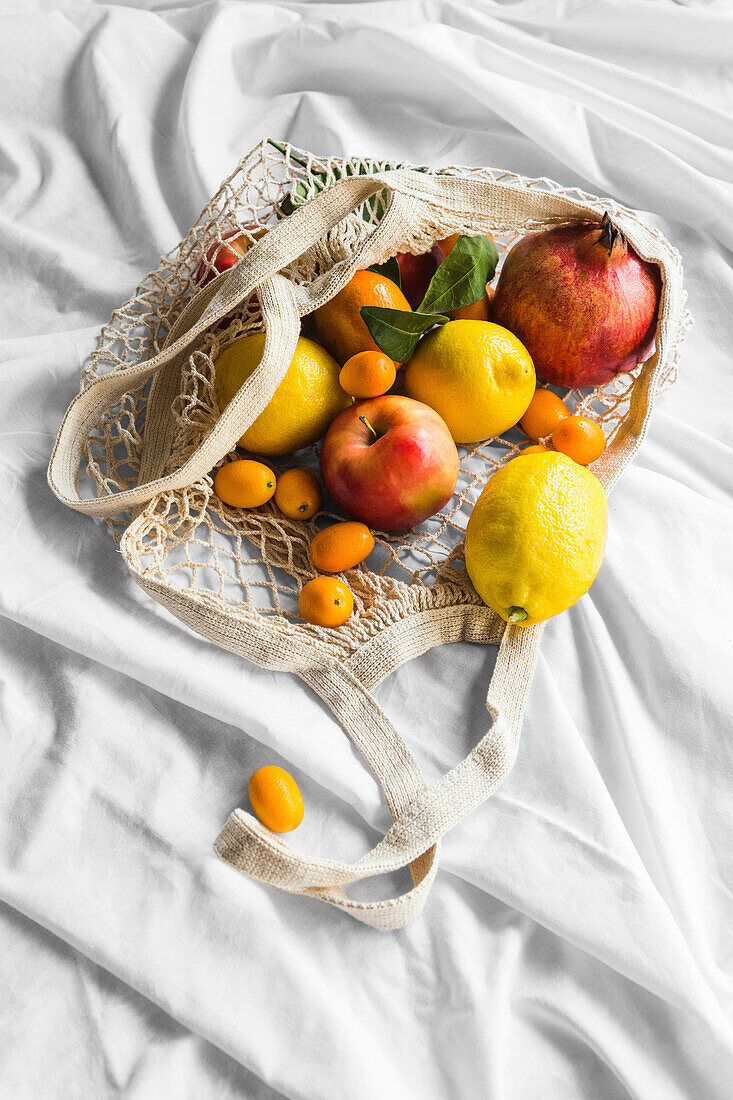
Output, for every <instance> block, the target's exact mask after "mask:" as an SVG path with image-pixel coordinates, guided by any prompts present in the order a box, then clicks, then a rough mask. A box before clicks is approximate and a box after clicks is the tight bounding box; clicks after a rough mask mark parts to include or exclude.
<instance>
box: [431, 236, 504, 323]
mask: <svg viewBox="0 0 733 1100" xmlns="http://www.w3.org/2000/svg"><path fill="white" fill-rule="evenodd" d="M498 262H499V253H498V252H497V251H496V245H495V244H494V242H493V241H490V240H489V238H488V237H465V236H464V237H459V238H458V240H457V241H456V243H455V245H454V247H453V248H452V250H451V251H450V252H449V254H448V255H447V256H446V258H445V259H444V260H443V262H442V264H441V265H440V267H439V268H438V270H437V271H436V272H435V274H434V275H433V277H432V279H431V280H430V285H429V287H428V289H427V291H426V294H425V297H424V298H423V300H422V302H421V303H420V307H419V308H420V311H421V312H425V313H427V312H430V311H431V310H432V311H433V312H439V313H440V312H443V313H444V312H447V311H448V310H449V309H460V307H461V306H469V305H471V303H472V302H478V300H479V298H481V297H482V296H483V294H484V292H485V290H486V284H487V283H488V282H489V281H490V280H491V279H492V278H493V276H494V272H495V271H496V265H497V263H498Z"/></svg>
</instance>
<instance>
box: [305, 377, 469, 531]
mask: <svg viewBox="0 0 733 1100" xmlns="http://www.w3.org/2000/svg"><path fill="white" fill-rule="evenodd" d="M321 476H322V477H323V483H324V485H325V486H326V488H327V490H328V492H329V493H330V494H331V497H332V498H333V500H334V501H335V503H336V505H337V506H338V507H339V508H340V509H341V510H342V511H343V512H344V513H345V514H346V515H347V516H351V517H352V518H353V519H359V520H361V521H362V523H366V524H367V525H368V526H369V527H373V528H375V529H376V530H378V531H404V530H406V529H407V528H409V527H415V526H416V525H417V524H418V523H422V521H423V520H425V519H427V518H428V516H432V515H434V514H435V513H436V512H439V511H440V509H441V508H442V507H443V506H444V505H445V504H447V502H448V501H449V500H450V498H451V496H452V495H453V490H454V489H455V487H456V479H457V477H458V451H457V450H456V445H455V443H454V442H453V438H452V436H451V434H450V432H449V431H448V428H447V426H446V423H445V421H444V420H443V419H442V418H441V417H440V416H438V414H437V413H436V412H435V411H434V410H433V409H430V408H428V406H427V405H423V403H422V402H421V401H413V400H412V399H411V398H409V397H398V396H397V395H395V394H385V395H384V396H382V397H372V398H371V399H369V400H367V401H358V402H357V403H356V404H355V405H351V406H350V407H349V408H348V409H345V410H344V411H343V412H342V413H339V415H338V416H337V417H336V419H335V420H334V421H333V423H332V424H331V427H330V428H329V429H328V431H327V432H326V437H325V439H324V440H323V446H322V448H321Z"/></svg>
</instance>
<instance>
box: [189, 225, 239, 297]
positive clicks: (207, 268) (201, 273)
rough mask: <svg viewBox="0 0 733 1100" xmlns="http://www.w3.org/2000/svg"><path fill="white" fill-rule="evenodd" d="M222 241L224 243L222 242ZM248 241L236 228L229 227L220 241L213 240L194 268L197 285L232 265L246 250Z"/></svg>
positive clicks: (209, 280) (202, 283)
mask: <svg viewBox="0 0 733 1100" xmlns="http://www.w3.org/2000/svg"><path fill="white" fill-rule="evenodd" d="M224 241H226V244H224V243H223V242H224ZM248 243H249V242H248V241H247V238H246V237H245V236H244V234H243V233H240V232H239V230H238V229H230V230H229V231H228V232H227V233H223V234H222V238H221V243H220V242H219V241H214V243H213V244H212V245H211V246H210V247H209V248H208V249H207V251H206V257H205V259H203V260H202V261H201V263H200V264H199V266H198V267H197V268H196V274H195V275H194V279H195V281H196V282H197V283H198V284H199V286H206V284H207V283H210V282H211V280H212V279H214V278H215V277H216V276H217V275H220V274H221V273H222V271H227V270H228V269H229V268H230V267H234V265H235V264H236V263H237V262H238V261H239V260H241V258H242V256H244V254H245V252H246V251H247V246H248Z"/></svg>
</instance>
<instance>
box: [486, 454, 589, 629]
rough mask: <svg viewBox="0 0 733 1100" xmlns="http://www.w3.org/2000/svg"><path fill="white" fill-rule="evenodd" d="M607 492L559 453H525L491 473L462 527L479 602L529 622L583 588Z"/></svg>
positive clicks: (556, 610)
mask: <svg viewBox="0 0 733 1100" xmlns="http://www.w3.org/2000/svg"><path fill="white" fill-rule="evenodd" d="M605 541H606V494H605V492H604V490H603V486H602V485H601V483H600V481H598V479H597V478H596V477H594V475H593V474H592V473H591V472H590V470H587V469H586V468H585V466H579V465H578V463H577V462H573V460H572V458H568V456H567V455H564V454H560V453H559V452H557V451H546V452H545V453H544V454H540V453H535V454H528V455H527V456H526V457H525V458H524V461H522V462H507V464H506V465H505V466H502V467H501V469H500V470H497V472H496V473H495V474H494V476H493V477H492V478H491V480H490V481H489V483H488V485H487V486H486V488H485V489H484V491H483V493H482V494H481V496H480V497H479V499H478V500H477V502H476V506H475V507H474V509H473V512H472V513H471V518H470V519H469V521H468V527H467V528H466V547H465V549H466V569H467V570H468V575H469V577H470V578H471V580H472V582H473V586H474V588H475V589H476V591H477V592H478V594H479V596H480V597H481V599H482V600H483V601H484V603H486V604H488V605H489V607H493V609H494V611H496V612H498V614H499V615H501V617H502V619H505V620H506V621H507V622H516V623H521V624H522V625H523V626H531V625H533V624H534V623H540V622H542V621H543V620H544V619H549V618H550V617H551V616H552V615H557V614H559V613H560V612H561V611H564V610H565V608H567V607H570V606H571V604H574V603H575V601H576V600H579V599H580V597H581V596H582V595H583V593H584V592H587V591H588V589H589V588H590V586H591V584H592V583H593V581H594V579H595V576H596V574H597V572H598V570H599V569H600V567H601V561H602V559H603V548H604V545H605Z"/></svg>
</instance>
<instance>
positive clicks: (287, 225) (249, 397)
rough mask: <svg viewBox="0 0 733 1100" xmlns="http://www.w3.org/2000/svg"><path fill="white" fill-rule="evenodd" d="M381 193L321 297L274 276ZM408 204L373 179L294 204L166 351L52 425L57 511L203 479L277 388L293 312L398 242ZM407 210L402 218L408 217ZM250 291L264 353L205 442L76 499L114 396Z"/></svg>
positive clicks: (95, 388) (110, 377) (110, 506)
mask: <svg viewBox="0 0 733 1100" xmlns="http://www.w3.org/2000/svg"><path fill="white" fill-rule="evenodd" d="M385 187H386V188H387V189H388V190H389V191H390V198H389V202H388V207H387V210H386V212H385V215H384V217H383V219H382V221H381V222H380V223H379V225H378V226H377V228H376V229H375V230H374V232H373V233H372V234H371V235H370V237H369V238H368V239H367V240H366V241H365V242H364V244H362V246H361V247H360V248H358V249H357V250H356V251H355V254H354V256H352V258H351V260H350V261H348V263H345V264H343V265H339V271H338V275H337V278H336V279H335V280H333V279H330V280H329V286H328V293H327V294H324V293H323V281H324V280H323V278H321V279H319V280H316V284H315V285H314V286H311V287H307V288H304V287H297V286H295V285H294V284H292V283H291V282H290V281H289V280H288V279H286V278H285V277H284V276H282V275H279V274H278V273H279V272H280V271H281V270H282V269H283V268H286V267H287V266H288V264H290V263H292V262H293V261H294V260H296V259H297V258H298V256H300V255H302V253H303V252H304V251H306V250H307V249H308V248H309V247H311V246H312V245H313V244H315V243H316V242H317V241H318V240H320V239H321V237H322V236H323V235H324V234H325V233H327V232H328V231H329V230H330V229H333V228H334V226H336V225H338V223H339V222H340V221H342V220H343V218H345V217H346V216H347V215H348V214H349V213H351V212H352V210H354V209H355V208H356V207H357V206H359V205H360V204H361V203H362V202H364V201H365V200H366V199H368V198H369V197H370V196H371V195H373V194H375V193H376V192H378V191H381V190H383V189H385ZM415 205H416V200H414V199H412V198H410V197H405V196H404V195H402V194H400V193H399V192H397V191H394V190H391V189H390V188H389V183H388V181H387V180H386V179H385V178H384V177H383V176H382V175H379V176H376V175H375V176H363V177H351V178H349V179H345V180H339V181H337V182H336V183H335V184H334V185H333V186H332V187H331V188H329V189H328V190H326V191H323V192H321V193H320V194H319V195H317V196H316V197H315V198H314V199H313V200H312V201H311V202H310V203H308V204H306V205H305V206H303V207H299V208H298V209H297V210H296V211H295V212H294V213H293V214H292V215H291V216H290V217H289V218H287V219H286V220H284V221H283V222H280V223H279V224H278V225H277V226H273V228H272V229H271V230H270V231H269V233H267V234H266V235H265V236H264V237H263V238H262V239H261V240H259V241H257V242H256V243H255V244H254V245H253V247H252V248H251V249H249V250H248V251H247V253H246V254H245V256H244V257H243V259H242V260H241V261H240V263H238V264H237V265H235V267H233V268H231V269H230V270H229V271H227V272H224V273H222V274H221V275H219V276H218V277H217V278H216V279H214V280H212V282H211V283H209V284H208V286H206V287H203V288H202V289H201V290H200V291H199V292H198V293H197V294H196V295H195V297H194V298H193V299H192V300H191V301H190V302H189V303H188V305H187V306H186V308H185V309H184V310H183V312H182V313H181V315H180V316H179V318H178V319H177V321H176V323H175V325H174V327H173V330H172V332H171V334H170V335H169V339H168V342H167V344H166V346H165V347H164V348H163V349H162V350H161V351H160V352H158V354H157V355H155V356H153V357H152V358H151V359H148V360H146V361H144V362H142V363H139V364H137V365H136V366H134V367H130V368H129V369H128V370H120V371H115V372H113V373H112V374H107V375H103V376H101V377H99V378H96V379H95V380H94V381H93V382H92V383H91V384H90V385H88V386H87V387H86V388H85V389H84V390H82V392H81V393H79V394H78V395H77V396H76V397H75V398H74V400H73V401H72V403H71V405H70V406H69V408H68V410H67V412H66V416H65V417H64V420H63V423H62V425H61V428H60V431H59V434H58V438H57V440H56V445H55V446H54V449H53V453H52V455H51V460H50V463H49V468H48V483H49V486H50V488H51V490H52V491H53V492H54V493H55V495H56V496H57V497H58V498H59V500H60V501H61V502H62V503H63V504H67V505H68V506H69V507H71V508H75V509H76V510H77V511H79V512H84V513H85V514H87V515H92V516H103V517H109V516H114V515H118V514H119V513H120V512H123V511H125V510H126V509H128V508H131V507H134V506H135V505H139V504H143V503H145V502H146V501H148V500H150V499H151V498H152V497H153V496H156V495H157V494H159V493H161V492H167V491H170V490H174V489H181V488H184V487H185V486H186V485H190V484H192V483H193V482H195V481H197V480H198V479H199V478H201V477H202V476H204V475H205V474H206V473H208V471H209V470H210V469H211V468H212V466H214V465H215V464H216V463H217V462H218V461H220V460H221V459H222V458H223V457H224V456H225V455H226V454H227V453H228V452H229V451H230V450H231V449H232V447H233V446H234V444H235V443H236V441H237V439H239V438H240V436H241V435H242V434H243V432H244V431H245V430H246V429H247V428H248V427H249V425H250V424H251V423H252V422H253V421H254V420H255V419H256V418H257V416H259V414H260V413H261V412H262V410H263V409H264V408H265V406H266V405H267V403H268V402H269V400H270V398H271V397H272V395H273V393H274V392H275V390H276V388H277V386H278V385H279V384H280V382H281V381H282V379H283V377H284V375H285V372H286V371H287V369H288V367H289V365H290V362H291V360H292V358H293V354H294V351H295V343H296V342H297V338H298V335H299V331H298V321H299V317H300V314H301V313H306V312H310V310H312V309H314V308H317V305H319V304H321V303H320V301H319V300H318V299H319V298H322V299H323V300H326V298H329V297H332V296H333V295H334V294H335V293H337V292H338V290H339V289H341V286H343V285H346V283H347V282H348V281H349V279H350V278H351V276H352V274H353V273H354V271H355V270H357V269H358V268H359V267H365V266H368V265H369V263H371V262H372V257H373V256H374V255H377V256H379V255H380V254H383V253H385V252H387V251H389V249H390V247H391V245H392V242H393V241H396V240H398V239H399V238H400V236H401V235H404V225H405V224H406V223H409V222H410V221H414V209H413V208H414V207H415ZM408 208H409V211H408ZM254 293H258V294H259V296H260V304H261V305H262V308H263V313H264V312H265V310H266V307H267V313H268V314H269V315H270V318H271V320H272V321H273V325H271V326H268V325H267V323H266V321H265V330H266V331H265V350H264V353H263V357H262V361H261V362H260V365H259V366H258V368H257V370H256V371H255V372H254V373H253V374H252V375H250V378H249V379H248V380H247V381H246V382H245V383H244V385H243V386H242V387H241V388H240V390H239V391H238V393H237V395H236V397H235V398H234V399H233V400H232V402H231V403H230V404H229V405H228V406H227V408H226V409H225V410H224V412H223V413H222V415H221V416H220V417H219V418H218V420H217V422H216V424H215V425H214V427H213V428H212V431H211V432H210V433H209V435H208V436H207V437H206V439H205V440H204V442H203V443H202V444H201V445H200V446H199V448H197V450H196V451H195V452H194V453H193V454H192V455H191V456H190V458H189V459H188V460H187V462H186V463H185V464H184V465H183V466H181V467H180V468H179V469H178V470H176V471H174V472H173V473H171V474H169V475H167V476H166V477H158V478H155V479H154V480H151V481H148V482H145V483H142V484H139V485H137V486H135V487H134V488H132V489H125V490H122V491H120V492H116V493H111V494H110V495H106V496H101V497H96V498H90V499H85V498H82V497H81V496H80V494H79V489H78V471H79V466H80V463H81V460H82V456H83V449H84V445H85V443H86V441H87V438H88V436H89V433H90V432H91V431H93V430H94V428H96V427H97V426H98V425H99V423H100V421H101V419H102V418H103V417H104V415H105V414H106V413H109V411H110V410H111V409H113V408H114V406H115V405H116V403H117V402H118V401H119V400H120V398H121V397H122V396H123V394H125V393H128V392H130V391H131V390H134V389H136V388H138V387H140V386H142V385H144V383H145V382H147V381H148V379H150V378H151V377H153V375H155V374H156V373H157V372H158V371H160V369H161V368H162V367H165V366H166V365H169V364H170V365H174V364H176V363H179V362H182V361H183V360H185V358H186V356H187V354H188V351H189V348H190V347H191V344H192V343H193V342H194V341H195V340H196V339H198V338H199V337H200V336H202V335H203V334H204V332H205V331H206V329H207V328H209V327H210V326H211V325H213V324H215V323H216V322H217V321H219V320H221V319H222V318H223V317H225V316H226V315H227V314H228V313H230V312H231V311H232V310H233V309H236V307H237V306H238V305H240V304H241V303H242V302H243V301H245V300H246V299H247V298H249V297H250V296H251V295H252V294H254Z"/></svg>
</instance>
